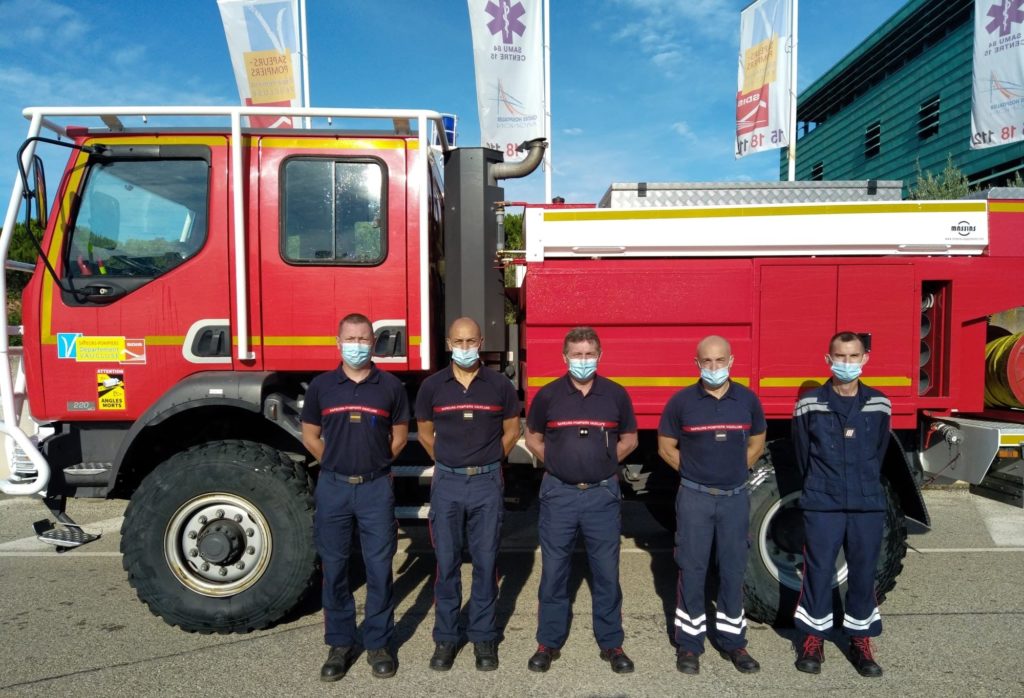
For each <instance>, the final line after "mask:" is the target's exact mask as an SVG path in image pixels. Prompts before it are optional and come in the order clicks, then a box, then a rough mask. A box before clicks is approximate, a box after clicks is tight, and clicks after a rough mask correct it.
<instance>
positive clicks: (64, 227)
mask: <svg viewBox="0 0 1024 698" xmlns="http://www.w3.org/2000/svg"><path fill="white" fill-rule="evenodd" d="M98 144H102V145H103V146H104V147H102V148H97V149H96V151H95V152H93V153H92V154H86V153H81V154H80V155H79V156H78V157H77V160H76V162H75V163H74V165H73V166H72V167H71V168H70V169H69V172H68V174H67V177H66V179H65V182H66V187H65V189H64V190H63V191H62V193H61V195H60V196H59V198H58V201H57V205H58V211H57V212H56V214H55V215H54V217H53V222H52V231H51V233H50V237H49V253H48V258H49V259H50V262H51V264H52V265H53V267H54V268H55V269H56V271H57V275H58V277H59V278H60V284H59V285H58V284H57V283H55V282H54V281H53V279H52V278H50V277H49V276H48V275H47V276H44V277H41V278H40V281H39V283H38V285H36V286H34V289H35V292H36V293H38V296H37V298H39V304H38V311H37V312H38V324H37V325H35V322H34V320H35V319H34V318H33V323H32V324H33V325H34V326H32V327H30V326H29V323H26V329H27V330H29V329H30V330H31V331H32V332H33V333H38V334H36V335H35V336H37V337H38V340H39V344H38V346H39V351H38V354H37V355H36V356H32V357H30V358H29V360H31V361H39V366H38V368H39V370H38V371H36V370H35V368H36V367H30V370H32V373H33V374H34V375H35V376H36V377H41V378H38V380H39V384H38V385H34V386H30V387H31V388H32V394H33V396H34V397H33V402H32V409H33V413H34V414H35V415H36V416H37V417H47V418H51V419H75V420H132V419H136V418H137V417H138V416H139V415H141V414H142V413H143V412H144V411H145V410H146V408H148V407H149V406H150V405H151V404H152V403H153V402H154V401H156V400H157V399H158V398H159V397H160V396H161V395H163V394H164V393H165V392H166V391H167V390H168V389H169V388H171V387H172V386H173V385H175V384H176V383H177V382H179V381H180V380H181V379H183V378H184V377H186V376H188V375H189V374H191V373H194V372H196V371H199V370H205V369H207V368H208V366H207V365H206V363H205V362H204V357H203V356H197V355H196V354H195V353H194V352H193V348H192V347H190V346H186V345H187V344H188V341H187V338H188V337H189V335H190V329H191V328H193V327H196V326H200V325H203V323H208V322H210V320H211V319H216V318H227V317H228V316H229V307H230V306H229V303H230V298H229V286H228V274H227V269H228V258H227V220H226V216H225V211H226V207H225V205H224V202H225V200H226V193H227V192H226V181H227V158H226V157H225V152H226V148H225V145H226V141H225V138H224V137H222V136H181V137H175V136H166V135H165V136H158V135H151V136H130V137H116V136H114V137H109V138H103V139H91V140H89V141H88V142H87V145H94V146H95V145H98ZM32 307H33V309H34V307H35V306H32ZM203 351H204V350H203V349H200V350H199V353H200V354H202V353H203ZM219 351H220V350H219V349H218V350H215V352H219ZM225 356H226V354H225ZM39 395H41V396H42V400H40V399H37V396H39Z"/></svg>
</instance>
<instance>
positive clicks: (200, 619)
mask: <svg viewBox="0 0 1024 698" xmlns="http://www.w3.org/2000/svg"><path fill="white" fill-rule="evenodd" d="M311 492H312V484H311V482H310V480H309V477H308V475H307V474H306V472H305V470H304V469H303V468H302V466H301V465H299V464H296V463H294V462H293V461H292V460H290V459H289V458H288V457H286V456H285V455H284V454H283V453H281V452H280V451H277V450H275V449H273V448H270V447H269V446H264V445H262V444H258V443H254V442H251V441H215V442H211V443H206V444H202V445H199V446H195V447H192V448H190V449H188V450H186V451H184V452H182V453H179V454H177V455H175V456H173V457H171V458H169V459H168V460H167V461H165V462H164V463H162V464H161V465H159V466H158V467H157V468H156V469H155V470H153V472H152V473H150V474H149V475H148V476H147V477H146V478H145V480H143V482H142V484H141V485H140V486H139V488H138V490H136V492H135V494H134V496H133V497H132V499H131V502H130V503H129V505H128V509H127V510H126V512H125V517H124V524H123V525H122V526H121V553H122V555H123V564H124V569H125V571H127V572H128V581H129V582H130V583H131V585H132V586H133V587H134V588H135V590H136V592H137V593H138V595H139V598H140V599H141V600H142V601H143V602H144V603H145V604H146V605H147V606H149V609H150V610H151V611H152V612H153V613H154V614H156V615H158V616H160V617H162V618H163V619H164V620H165V621H167V622H168V623H169V624H171V625H177V626H179V627H181V629H182V630H187V631H189V632H200V633H211V632H218V633H234V632H248V631H250V630H255V629H258V628H265V627H267V626H268V625H270V624H272V623H274V622H276V621H278V620H280V619H281V617H282V616H284V615H285V614H286V613H288V612H289V611H290V610H291V609H293V608H294V607H295V606H296V605H297V604H298V602H299V601H300V600H301V599H302V597H303V596H304V595H305V594H306V592H307V590H308V589H309V588H310V586H311V584H312V583H313V580H314V574H315V571H316V551H315V549H314V546H313V497H312V495H311Z"/></svg>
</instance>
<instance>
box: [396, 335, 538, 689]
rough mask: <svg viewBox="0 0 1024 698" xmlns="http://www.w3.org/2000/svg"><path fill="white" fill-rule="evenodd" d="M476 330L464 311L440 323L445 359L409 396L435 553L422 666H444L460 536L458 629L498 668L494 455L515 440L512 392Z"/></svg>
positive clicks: (454, 617) (498, 505) (453, 618)
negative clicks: (428, 643) (430, 470)
mask: <svg viewBox="0 0 1024 698" xmlns="http://www.w3.org/2000/svg"><path fill="white" fill-rule="evenodd" d="M482 344H483V337H482V335H481V332H480V326H479V325H478V324H477V323H476V322H475V321H474V320H472V319H470V318H459V319H457V320H455V321H454V322H453V323H452V325H451V327H450V328H449V330H448V348H449V349H450V350H451V352H452V363H451V365H450V366H449V367H448V368H445V369H442V370H440V371H438V372H437V373H435V374H434V375H432V376H430V377H429V378H427V379H426V380H425V381H424V382H423V385H422V386H421V387H420V389H419V393H418V394H417V397H416V422H417V430H418V431H417V433H418V434H419V441H420V444H422V445H423V448H424V449H425V450H426V451H427V454H428V455H430V457H431V458H432V459H434V477H433V481H432V483H431V488H430V532H431V540H432V541H433V544H434V554H435V556H436V557H437V578H436V580H435V583H434V619H435V620H434V642H435V643H436V644H435V649H434V655H433V657H431V659H430V668H431V669H434V670H436V671H447V670H448V669H451V668H452V664H453V662H454V661H455V653H456V650H457V648H458V642H459V611H460V610H461V609H462V573H461V568H462V539H463V528H465V529H466V533H467V536H468V543H469V552H470V557H471V558H472V562H473V588H472V593H471V595H470V599H469V619H468V625H467V628H466V635H467V636H468V637H469V641H470V642H472V643H473V652H474V654H475V655H476V668H477V669H478V670H480V671H491V670H494V669H497V668H498V628H497V623H496V617H495V616H496V614H495V610H496V607H497V600H498V583H497V576H496V562H497V556H498V546H499V543H500V538H501V521H502V515H503V513H504V510H505V500H504V486H503V482H502V474H501V462H502V460H503V459H504V458H505V457H506V456H507V455H508V454H509V452H510V451H511V450H512V448H513V447H514V446H515V443H516V440H518V439H519V434H520V425H519V412H520V407H519V397H518V396H517V395H516V391H515V388H514V387H513V386H512V383H511V382H510V381H509V380H508V378H506V377H505V376H503V375H501V374H500V373H498V372H497V371H494V370H492V369H490V368H488V367H486V366H484V365H483V364H481V363H480V347H481V345H482Z"/></svg>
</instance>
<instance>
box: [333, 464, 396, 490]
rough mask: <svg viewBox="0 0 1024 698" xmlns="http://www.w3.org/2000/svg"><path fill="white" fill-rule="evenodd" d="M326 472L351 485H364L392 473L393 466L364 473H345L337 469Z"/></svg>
mask: <svg viewBox="0 0 1024 698" xmlns="http://www.w3.org/2000/svg"><path fill="white" fill-rule="evenodd" d="M326 472H328V473H330V474H331V475H333V476H334V477H336V478H337V479H338V480H341V481H342V482H347V483H348V484H350V485H362V484H364V483H367V482H373V481H374V480H376V479H377V478H379V477H384V476H385V475H390V474H391V466H390V465H386V466H384V467H383V468H381V469H380V470H374V471H373V472H372V473H364V474H362V475H345V474H344V473H339V472H338V471H337V470H327V471H326Z"/></svg>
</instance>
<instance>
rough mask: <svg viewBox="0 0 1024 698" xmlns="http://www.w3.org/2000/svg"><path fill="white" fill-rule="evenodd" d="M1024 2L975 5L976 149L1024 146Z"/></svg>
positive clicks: (988, 0)
mask: <svg viewBox="0 0 1024 698" xmlns="http://www.w3.org/2000/svg"><path fill="white" fill-rule="evenodd" d="M1022 33H1024V0H975V2H974V98H973V101H972V103H971V148H972V149H977V148H991V147H992V146H994V145H1005V144H1007V143H1014V142H1016V141H1020V140H1024V41H1022V40H1021V36H1022Z"/></svg>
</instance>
